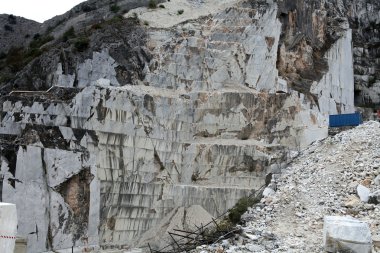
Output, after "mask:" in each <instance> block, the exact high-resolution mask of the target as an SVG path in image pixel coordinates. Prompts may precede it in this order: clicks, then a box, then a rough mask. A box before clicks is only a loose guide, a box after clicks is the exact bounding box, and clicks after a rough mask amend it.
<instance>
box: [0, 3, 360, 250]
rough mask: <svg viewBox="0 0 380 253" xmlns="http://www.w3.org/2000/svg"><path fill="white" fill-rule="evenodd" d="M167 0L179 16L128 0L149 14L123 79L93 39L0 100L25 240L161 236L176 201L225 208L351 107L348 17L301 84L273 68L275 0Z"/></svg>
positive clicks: (7, 176)
mask: <svg viewBox="0 0 380 253" xmlns="http://www.w3.org/2000/svg"><path fill="white" fill-rule="evenodd" d="M178 2H181V3H182V2H183V3H184V7H183V9H184V13H183V14H182V15H184V16H181V15H178V14H177V13H175V15H177V16H175V18H174V17H173V20H171V19H168V22H167V26H163V27H160V26H159V25H157V24H159V23H158V22H161V21H160V20H164V18H161V15H164V14H165V13H166V12H168V13H169V14H167V15H172V14H171V13H172V11H173V10H174V9H173V8H174V7H173V6H174V4H175V3H177V2H176V1H174V0H172V1H171V2H167V3H165V6H168V8H167V9H166V8H165V9H163V10H161V9H157V10H147V9H136V10H131V13H132V12H134V11H135V12H136V13H137V15H138V18H140V17H141V18H142V20H147V21H148V22H149V21H150V20H149V19H148V18H149V17H151V20H152V21H153V20H156V23H155V22H152V23H150V22H149V24H150V25H152V27H146V33H147V45H146V50H147V51H149V53H150V54H151V59H150V61H149V62H147V63H146V64H145V66H144V76H143V78H141V80H136V83H135V84H134V85H131V84H123V83H121V82H120V81H119V79H118V78H117V77H118V76H117V75H118V74H117V71H116V70H117V68H118V67H119V66H121V65H122V63H121V62H118V61H117V60H116V59H115V58H113V57H112V56H111V54H110V52H109V50H108V49H107V48H104V49H103V50H100V51H97V52H93V54H92V59H87V60H86V61H85V62H82V63H80V64H79V63H78V64H77V65H76V66H77V67H76V70H75V71H74V73H73V74H71V75H69V74H64V73H63V72H62V66H63V64H62V63H58V64H57V68H56V69H57V70H56V71H55V72H54V73H51V76H52V77H53V78H51V86H53V88H52V89H50V90H49V91H48V92H46V93H41V92H13V93H11V94H9V95H7V96H4V97H3V98H2V104H1V110H2V116H1V126H0V133H1V135H2V136H3V137H4V138H2V140H1V141H2V144H1V146H2V151H3V152H2V156H1V175H3V176H4V182H9V183H5V184H4V185H3V189H2V199H3V201H5V202H10V203H15V204H16V205H17V207H18V210H19V212H18V220H19V227H18V235H19V236H21V237H25V238H27V240H28V252H44V251H49V250H60V249H70V248H71V247H88V248H93V249H94V250H95V249H97V248H99V247H102V248H123V247H125V248H127V247H137V246H145V243H146V240H147V238H149V241H150V242H151V244H152V245H153V246H157V247H158V246H160V245H162V243H165V240H160V239H159V238H157V237H154V236H153V237H152V236H151V235H152V229H153V228H154V229H157V226H161V228H162V230H161V231H166V229H168V227H170V226H169V224H168V223H164V224H163V222H162V221H167V220H170V217H177V218H178V220H183V219H184V217H182V218H181V217H180V214H183V215H186V210H189V212H190V211H191V210H200V212H202V213H208V214H209V215H210V216H214V217H216V216H218V215H220V214H222V213H224V212H225V211H226V210H227V209H229V208H231V207H232V206H234V204H235V203H236V202H237V201H238V200H239V199H240V198H242V197H244V196H247V195H249V194H251V193H252V192H253V191H254V190H256V189H258V188H260V187H261V186H262V185H264V184H265V178H266V176H267V175H268V174H269V173H280V172H281V168H282V167H283V166H285V164H286V161H287V158H288V157H289V150H297V149H301V148H303V147H306V146H307V145H309V144H310V143H312V142H313V141H315V140H317V139H320V138H324V137H326V136H327V125H328V122H327V119H328V114H332V113H337V112H353V110H354V104H353V103H354V101H353V100H354V99H353V88H354V83H353V66H352V48H351V30H350V29H349V28H348V27H345V28H344V30H343V31H342V32H341V36H340V37H339V38H338V39H337V40H336V41H334V43H333V44H332V45H331V47H330V48H329V49H328V50H327V51H326V52H325V54H324V57H325V60H326V62H327V63H326V71H325V72H324V73H323V75H322V77H321V78H320V79H318V80H314V81H313V82H312V84H311V86H310V90H308V91H307V92H304V93H302V92H300V91H297V90H295V89H293V87H292V86H291V85H289V83H288V82H287V80H286V79H285V78H283V77H281V76H280V74H279V70H278V69H277V62H278V60H279V59H278V57H279V48H280V46H281V45H280V40H281V31H282V30H281V29H282V28H281V27H282V24H281V22H280V20H279V18H278V6H277V4H276V3H273V2H272V1H258V2H255V3H253V2H252V1H211V0H209V1H207V0H205V1H203V2H204V3H201V2H200V1H184V0H181V1H178ZM185 3H186V5H185ZM227 3H229V5H226V4H227ZM203 4H204V5H203ZM171 5H173V6H172V7H170V8H169V6H171ZM202 6H206V7H207V8H205V9H204V11H205V12H198V14H197V15H199V16H193V15H195V14H194V13H197V10H200V9H202ZM198 8H199V9H198ZM211 8H214V9H212V11H211ZM187 12H188V13H189V14H187ZM206 12H207V13H206ZM155 13H157V14H155ZM190 13H192V14H190ZM127 15H132V14H127ZM165 15H166V14H165ZM187 15H189V16H187ZM162 17H163V16H162ZM162 24H163V23H162ZM74 80H76V81H74ZM65 92H67V93H70V92H71V93H70V94H72V95H70V96H68V97H66V98H65V99H63V98H62V97H61V96H59V94H63V93H65ZM57 94H58V95H57ZM65 94H66V93H65ZM181 208H182V209H181ZM155 231H157V230H155Z"/></svg>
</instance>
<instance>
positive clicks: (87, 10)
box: [81, 4, 96, 12]
mask: <svg viewBox="0 0 380 253" xmlns="http://www.w3.org/2000/svg"><path fill="white" fill-rule="evenodd" d="M81 9H82V11H83V12H90V11H93V10H96V8H94V7H91V6H90V5H88V4H83V5H82V7H81Z"/></svg>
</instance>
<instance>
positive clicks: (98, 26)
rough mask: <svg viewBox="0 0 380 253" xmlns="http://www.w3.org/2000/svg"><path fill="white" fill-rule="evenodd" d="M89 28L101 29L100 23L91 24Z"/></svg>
mask: <svg viewBox="0 0 380 253" xmlns="http://www.w3.org/2000/svg"><path fill="white" fill-rule="evenodd" d="M91 29H94V30H99V29H102V25H101V24H93V25H92V26H91Z"/></svg>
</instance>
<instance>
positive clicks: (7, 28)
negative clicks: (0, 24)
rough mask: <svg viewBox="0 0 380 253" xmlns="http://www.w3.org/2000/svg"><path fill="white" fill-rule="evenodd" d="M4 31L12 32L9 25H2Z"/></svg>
mask: <svg viewBox="0 0 380 253" xmlns="http://www.w3.org/2000/svg"><path fill="white" fill-rule="evenodd" d="M4 30H5V31H8V32H13V27H12V26H10V25H4Z"/></svg>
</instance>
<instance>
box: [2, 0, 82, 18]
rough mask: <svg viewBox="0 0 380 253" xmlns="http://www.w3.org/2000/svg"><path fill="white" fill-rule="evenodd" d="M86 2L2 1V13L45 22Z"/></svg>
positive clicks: (70, 0) (56, 0)
mask: <svg viewBox="0 0 380 253" xmlns="http://www.w3.org/2000/svg"><path fill="white" fill-rule="evenodd" d="M81 2H84V0H0V13H7V14H13V15H16V16H22V17H24V18H28V19H32V20H36V21H38V22H43V21H45V20H47V19H50V18H52V17H54V16H56V15H60V14H63V13H65V12H66V11H68V10H70V9H71V8H72V7H74V6H75V5H77V4H79V3H81Z"/></svg>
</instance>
